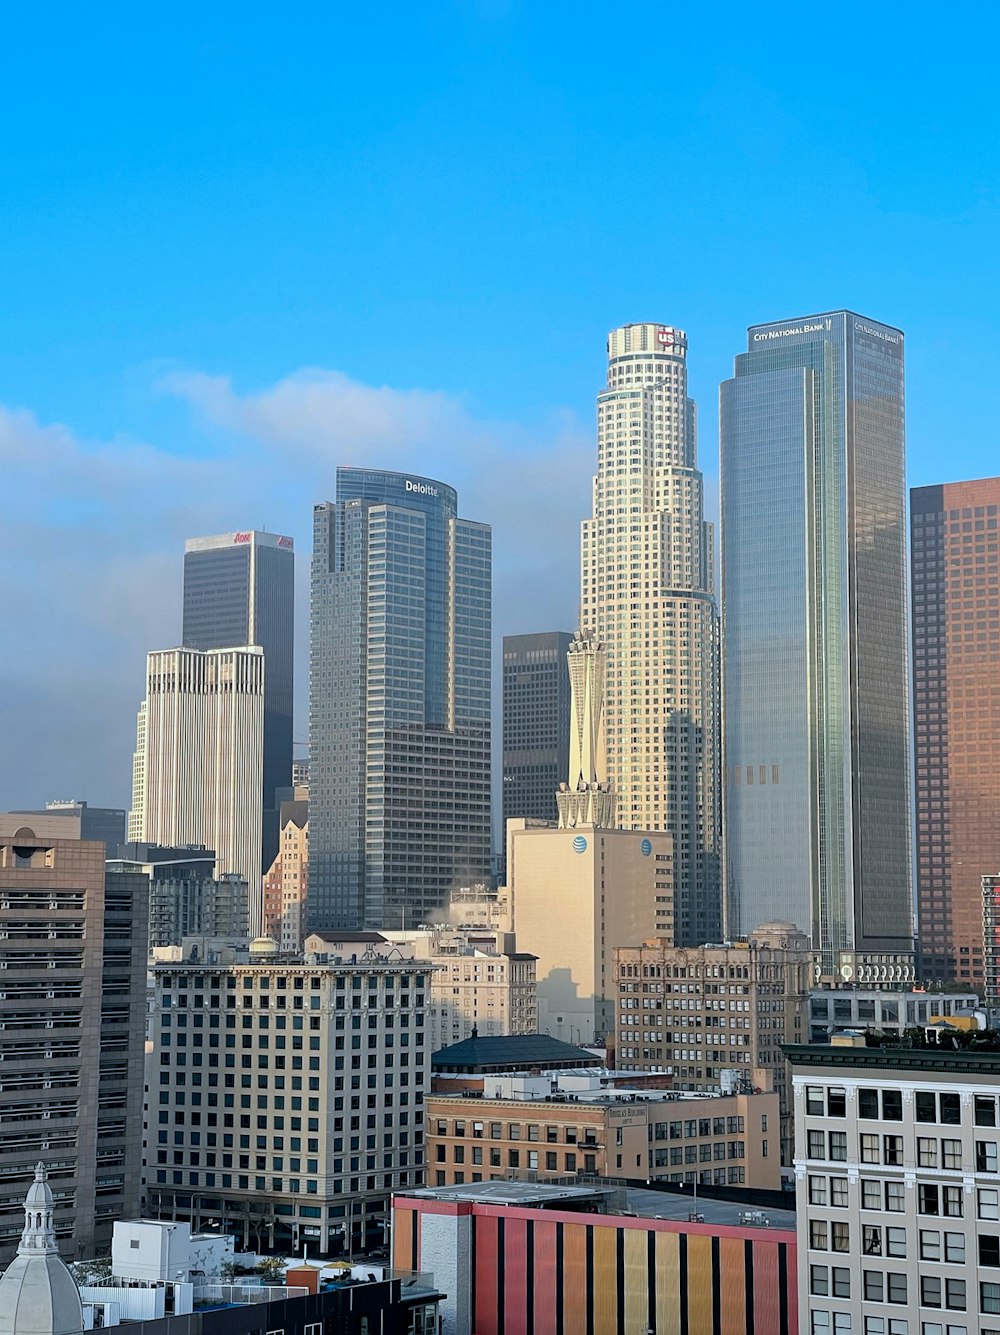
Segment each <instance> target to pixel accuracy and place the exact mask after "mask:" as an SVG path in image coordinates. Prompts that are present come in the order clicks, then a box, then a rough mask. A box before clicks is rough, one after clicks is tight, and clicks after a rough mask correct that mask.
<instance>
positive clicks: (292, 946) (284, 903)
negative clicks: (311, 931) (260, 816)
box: [263, 790, 309, 950]
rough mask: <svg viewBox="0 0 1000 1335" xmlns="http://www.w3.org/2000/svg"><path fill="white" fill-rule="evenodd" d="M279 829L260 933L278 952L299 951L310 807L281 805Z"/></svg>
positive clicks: (297, 802)
mask: <svg viewBox="0 0 1000 1335" xmlns="http://www.w3.org/2000/svg"><path fill="white" fill-rule="evenodd" d="M300 791H301V790H300ZM280 825H281V839H280V843H279V845H278V856H277V857H276V858H275V859H274V861H273V862H272V863H271V866H270V869H269V870H268V873H267V875H266V876H265V877H264V928H263V930H264V935H265V936H269V937H271V939H272V940H273V941H275V942H276V943H277V945H278V949H279V950H301V949H302V941H303V938H304V936H305V930H306V922H305V918H306V903H307V901H308V895H309V803H308V802H307V801H305V800H304V799H293V800H292V801H287V802H282V804H281V809H280Z"/></svg>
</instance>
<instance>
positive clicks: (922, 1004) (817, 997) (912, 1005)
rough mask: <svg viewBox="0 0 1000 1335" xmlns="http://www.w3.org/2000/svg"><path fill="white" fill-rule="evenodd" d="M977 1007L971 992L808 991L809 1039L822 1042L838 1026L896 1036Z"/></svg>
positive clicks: (870, 989)
mask: <svg viewBox="0 0 1000 1335" xmlns="http://www.w3.org/2000/svg"><path fill="white" fill-rule="evenodd" d="M978 1007H979V996H978V995H977V994H976V993H975V992H910V991H906V992H895V991H882V990H880V989H878V988H862V987H857V988H847V987H845V988H836V989H834V990H833V991H831V990H829V989H827V990H824V991H814V992H810V994H809V1042H810V1043H825V1042H826V1040H827V1039H828V1038H829V1037H830V1035H831V1034H834V1033H836V1032H837V1030H838V1029H871V1030H880V1031H881V1032H882V1033H886V1034H895V1035H896V1036H897V1037H899V1036H900V1035H901V1034H902V1033H903V1030H904V1029H915V1028H920V1027H921V1026H923V1025H925V1024H928V1023H929V1022H930V1021H931V1020H934V1019H940V1018H950V1017H951V1016H953V1015H959V1016H964V1015H970V1014H972V1012H973V1011H975V1010H977V1009H978Z"/></svg>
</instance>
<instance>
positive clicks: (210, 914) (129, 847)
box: [108, 844, 249, 951]
mask: <svg viewBox="0 0 1000 1335" xmlns="http://www.w3.org/2000/svg"><path fill="white" fill-rule="evenodd" d="M108 870H109V871H116V872H117V871H132V872H139V873H140V874H141V875H143V876H145V877H146V879H147V881H148V883H149V949H150V950H151V951H152V950H154V949H156V948H157V947H159V946H179V945H180V944H181V942H182V941H183V940H184V938H185V937H186V936H203V937H229V938H236V939H238V940H239V939H245V938H246V935H247V931H248V929H249V923H248V913H249V894H248V888H247V883H246V881H244V880H243V879H242V877H240V876H236V875H233V874H232V873H231V874H229V875H228V876H226V875H220V876H217V875H216V871H215V853H214V851H213V850H212V849H210V848H163V847H161V846H160V845H159V844H123V845H122V847H121V849H120V856H119V857H117V858H114V859H111V860H109V861H108Z"/></svg>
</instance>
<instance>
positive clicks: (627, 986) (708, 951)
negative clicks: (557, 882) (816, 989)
mask: <svg viewBox="0 0 1000 1335" xmlns="http://www.w3.org/2000/svg"><path fill="white" fill-rule="evenodd" d="M811 964H812V957H811V951H810V948H809V938H808V937H807V936H806V935H805V933H804V932H798V931H796V930H795V928H794V927H793V926H792V925H791V923H787V922H783V923H767V924H765V925H764V926H761V927H758V928H757V929H756V930H755V931H753V932H751V933H750V934H749V936H748V937H747V939H746V940H745V941H732V942H728V943H727V944H725V945H717V946H701V947H699V948H698V949H697V950H680V949H678V948H677V947H676V946H672V945H670V943H669V941H665V940H663V939H662V938H660V939H657V938H655V937H654V938H650V939H649V940H647V941H644V942H643V943H642V944H641V945H629V946H623V947H620V948H619V949H617V950H615V952H614V968H613V973H614V976H615V984H614V986H615V988H616V991H617V999H616V1009H617V1014H616V1028H617V1033H616V1038H615V1050H616V1055H617V1061H618V1064H619V1065H620V1066H624V1067H628V1068H631V1069H634V1070H638V1071H662V1070H667V1069H670V1070H672V1071H673V1076H674V1083H673V1088H675V1089H690V1090H703V1091H711V1090H715V1089H718V1088H719V1086H720V1085H721V1084H722V1083H723V1080H724V1079H729V1080H733V1079H735V1081H736V1083H737V1084H739V1085H747V1084H749V1085H750V1086H751V1087H757V1088H766V1089H773V1090H774V1092H775V1093H776V1094H777V1095H778V1100H779V1103H780V1106H781V1162H782V1163H784V1164H790V1163H791V1162H792V1130H793V1128H792V1111H793V1110H792V1101H791V1097H790V1095H791V1091H790V1090H789V1089H788V1087H787V1084H786V1079H785V1069H786V1067H785V1058H784V1055H783V1053H782V1051H781V1045H782V1043H802V1042H804V1041H805V1039H806V1037H807V1033H808V1030H807V1024H808V1019H807V1016H808V1011H807V1003H808V993H809V986H810V982H811V976H812V974H811ZM650 979H652V980H655V981H648V980H650Z"/></svg>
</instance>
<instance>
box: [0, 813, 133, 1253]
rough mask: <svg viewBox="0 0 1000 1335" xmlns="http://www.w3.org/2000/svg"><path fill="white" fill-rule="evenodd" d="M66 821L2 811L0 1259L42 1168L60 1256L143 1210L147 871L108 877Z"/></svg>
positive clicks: (103, 1241) (14, 1237) (99, 1247)
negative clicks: (72, 835)
mask: <svg viewBox="0 0 1000 1335" xmlns="http://www.w3.org/2000/svg"><path fill="white" fill-rule="evenodd" d="M68 824H69V822H68V821H67V818H66V817H65V816H59V817H53V816H48V817H46V816H41V817H38V818H33V817H30V816H25V815H22V814H20V813H17V814H13V815H2V816H0V966H2V967H0V980H2V981H0V1177H2V1179H3V1181H4V1183H5V1184H6V1186H7V1190H6V1191H5V1192H4V1193H3V1197H2V1199H0V1262H3V1263H4V1264H6V1262H7V1261H9V1260H10V1258H11V1257H12V1256H13V1254H14V1251H15V1249H16V1247H17V1243H18V1239H19V1237H20V1235H21V1230H22V1227H23V1224H24V1212H23V1209H22V1205H21V1202H22V1200H23V1197H24V1193H25V1190H26V1189H27V1187H28V1184H29V1183H30V1182H31V1181H32V1178H33V1175H34V1173H35V1165H36V1164H39V1163H41V1164H42V1165H43V1166H44V1168H45V1169H46V1170H47V1173H48V1184H49V1187H50V1188H51V1191H52V1194H53V1198H54V1199H53V1209H54V1215H53V1221H52V1222H53V1227H54V1230H55V1236H56V1239H57V1240H58V1242H59V1246H60V1250H61V1251H62V1252H63V1254H64V1255H65V1256H67V1257H70V1258H72V1259H77V1260H79V1259H80V1258H81V1257H91V1256H95V1255H97V1254H98V1253H99V1252H101V1251H106V1250H107V1249H108V1247H110V1244H111V1231H112V1225H113V1223H114V1220H115V1219H122V1218H126V1219H128V1218H134V1217H135V1215H136V1213H137V1211H138V1209H139V1184H140V1181H141V1176H142V1173H141V1170H142V1104H143V1060H144V1053H143V1050H144V1046H145V1017H146V911H147V902H148V896H149V887H148V881H147V880H146V877H144V876H139V875H129V874H115V873H113V872H106V870H105V864H104V852H105V849H104V844H103V843H99V842H97V841H93V840H84V839H79V838H65V837H63V836H64V835H65V833H66V832H67V825H68Z"/></svg>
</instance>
